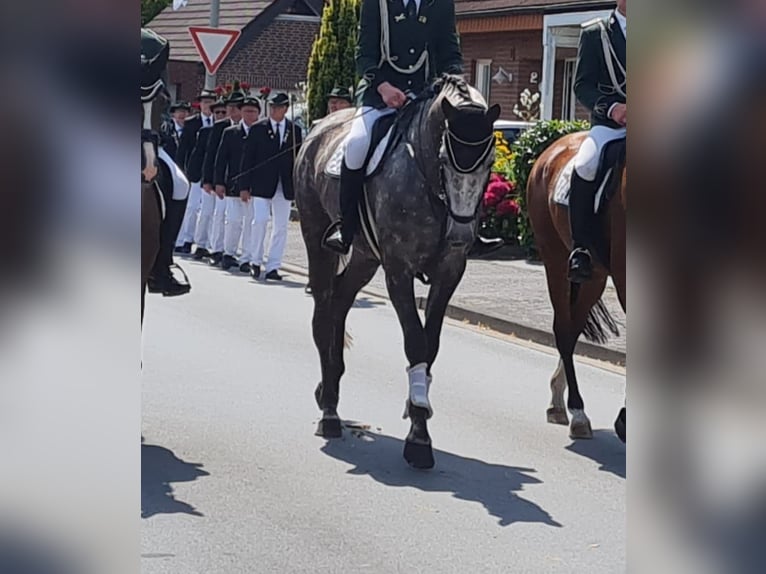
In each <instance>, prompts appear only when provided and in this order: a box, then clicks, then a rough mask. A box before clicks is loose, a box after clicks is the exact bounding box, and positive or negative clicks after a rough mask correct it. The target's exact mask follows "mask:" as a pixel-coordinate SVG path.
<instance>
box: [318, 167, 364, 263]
mask: <svg viewBox="0 0 766 574" xmlns="http://www.w3.org/2000/svg"><path fill="white" fill-rule="evenodd" d="M363 189H364V168H362V169H349V167H348V166H347V165H346V162H345V161H344V162H343V165H342V167H341V170H340V213H341V221H340V225H339V226H336V229H335V231H334V232H333V233H331V234H330V235H329V236H328V237H327V239H325V242H324V244H325V247H327V248H328V249H331V250H332V251H335V252H337V253H340V254H342V255H346V254H348V252H349V250H350V249H351V244H352V243H353V242H354V236H355V235H356V232H357V231H358V229H359V209H358V206H359V200H360V199H361V197H362V191H363Z"/></svg>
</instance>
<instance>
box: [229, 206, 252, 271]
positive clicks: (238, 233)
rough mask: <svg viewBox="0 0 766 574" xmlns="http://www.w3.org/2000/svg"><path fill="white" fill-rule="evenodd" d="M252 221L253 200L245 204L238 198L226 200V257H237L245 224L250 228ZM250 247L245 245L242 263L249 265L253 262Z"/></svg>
mask: <svg viewBox="0 0 766 574" xmlns="http://www.w3.org/2000/svg"><path fill="white" fill-rule="evenodd" d="M252 220H253V200H252V199H251V200H250V201H248V202H247V203H245V202H244V201H242V200H241V199H240V198H238V197H227V198H226V224H225V226H224V232H223V252H224V254H225V255H231V256H232V257H236V256H237V248H238V247H239V240H240V238H241V237H242V228H243V227H244V224H245V223H247V227H249V226H250V222H251V221H252ZM248 239H249V238H248ZM248 247H249V245H248V243H245V244H244V249H243V252H242V257H241V260H240V263H249V262H250V261H251V260H252V257H251V252H250V250H249V249H248Z"/></svg>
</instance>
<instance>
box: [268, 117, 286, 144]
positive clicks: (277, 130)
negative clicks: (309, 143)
mask: <svg viewBox="0 0 766 574" xmlns="http://www.w3.org/2000/svg"><path fill="white" fill-rule="evenodd" d="M270 121H271V131H273V132H274V135H276V136H277V137H278V138H280V140H279V145H280V146H281V145H282V142H283V141H284V139H285V120H282V121H281V122H275V121H274V120H270Z"/></svg>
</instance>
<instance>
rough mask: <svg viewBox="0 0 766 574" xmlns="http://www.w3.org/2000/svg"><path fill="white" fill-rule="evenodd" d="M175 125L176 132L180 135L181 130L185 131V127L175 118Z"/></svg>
mask: <svg viewBox="0 0 766 574" xmlns="http://www.w3.org/2000/svg"><path fill="white" fill-rule="evenodd" d="M173 125H174V126H175V127H176V134H178V135H179V136H180V135H181V132H182V131H184V127H183V126H182V125H181V124H179V123H178V122H177V121H175V120H173Z"/></svg>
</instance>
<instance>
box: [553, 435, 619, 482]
mask: <svg viewBox="0 0 766 574" xmlns="http://www.w3.org/2000/svg"><path fill="white" fill-rule="evenodd" d="M566 449H567V450H568V451H570V452H573V453H575V454H579V455H580V456H584V457H586V458H589V459H591V460H592V461H594V462H597V463H598V464H600V465H601V466H600V467H599V470H602V471H604V472H611V473H612V474H616V475H617V476H619V477H620V478H625V445H624V444H623V443H622V441H621V440H620V439H619V438H617V435H615V434H614V431H611V430H604V429H596V430H594V431H593V438H592V439H591V440H576V441H574V442H573V443H572V444H570V445H569V446H567V447H566Z"/></svg>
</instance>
